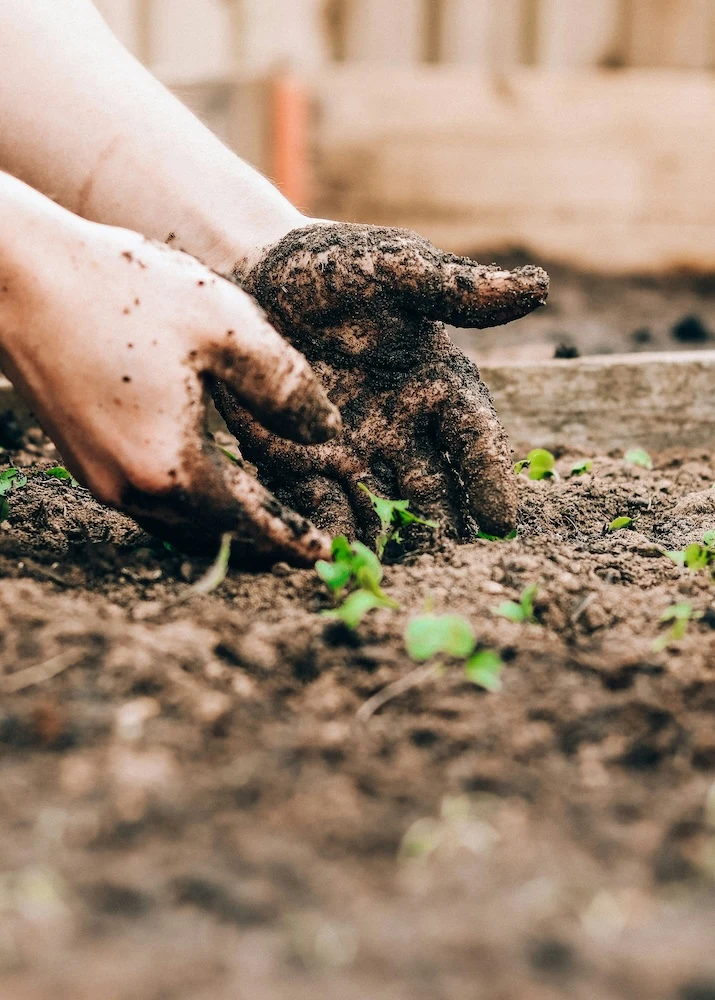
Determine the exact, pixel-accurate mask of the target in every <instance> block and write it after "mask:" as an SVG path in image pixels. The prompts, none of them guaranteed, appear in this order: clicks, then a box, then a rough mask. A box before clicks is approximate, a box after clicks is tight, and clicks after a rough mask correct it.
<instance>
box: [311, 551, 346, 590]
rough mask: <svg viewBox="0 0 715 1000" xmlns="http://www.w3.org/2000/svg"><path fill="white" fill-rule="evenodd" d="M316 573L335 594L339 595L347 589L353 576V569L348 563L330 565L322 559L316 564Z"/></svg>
mask: <svg viewBox="0 0 715 1000" xmlns="http://www.w3.org/2000/svg"><path fill="white" fill-rule="evenodd" d="M315 571H316V573H317V574H318V576H319V577H320V579H321V580H322V581H323V583H324V584H325V585H326V587H328V588H329V589H330V590H332V591H333V593H339V592H340V591H341V590H342V589H343V587H347V585H348V583H349V582H350V577H351V576H352V569H351V567H350V563H348V562H337V563H329V562H326V561H325V560H324V559H321V560H320V561H319V562H317V563H316V564H315Z"/></svg>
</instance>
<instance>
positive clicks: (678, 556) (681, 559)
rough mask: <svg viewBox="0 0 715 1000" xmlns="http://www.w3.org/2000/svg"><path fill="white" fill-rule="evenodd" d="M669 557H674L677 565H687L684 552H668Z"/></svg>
mask: <svg viewBox="0 0 715 1000" xmlns="http://www.w3.org/2000/svg"><path fill="white" fill-rule="evenodd" d="M665 554H666V555H667V557H668V558H669V559H672V560H673V562H674V563H675V565H676V566H685V553H684V552H666V553H665Z"/></svg>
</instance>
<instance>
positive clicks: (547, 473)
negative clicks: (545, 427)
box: [527, 448, 558, 479]
mask: <svg viewBox="0 0 715 1000" xmlns="http://www.w3.org/2000/svg"><path fill="white" fill-rule="evenodd" d="M527 461H528V463H529V479H556V478H557V477H558V474H557V472H556V459H555V458H554V456H553V455H552V454H551V452H550V451H546V450H545V449H544V448H535V449H534V450H533V451H530V452H529V454H528V455H527Z"/></svg>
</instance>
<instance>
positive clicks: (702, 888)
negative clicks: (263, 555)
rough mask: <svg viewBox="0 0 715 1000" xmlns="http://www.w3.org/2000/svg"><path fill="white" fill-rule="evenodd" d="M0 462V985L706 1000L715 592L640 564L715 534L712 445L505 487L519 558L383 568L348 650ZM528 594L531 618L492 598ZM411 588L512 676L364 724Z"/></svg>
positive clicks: (265, 579) (656, 564)
mask: <svg viewBox="0 0 715 1000" xmlns="http://www.w3.org/2000/svg"><path fill="white" fill-rule="evenodd" d="M578 457H582V456H577V455H572V454H569V452H568V450H567V449H564V450H563V452H562V453H560V454H559V463H558V464H559V468H560V470H561V471H562V473H564V474H567V473H568V470H569V469H570V465H571V463H572V461H573V460H574V459H575V458H578ZM5 458H6V460H7V461H6V462H5V465H0V468H5V467H6V465H7V462H8V461H9V460H10V459H12V460H13V461H14V462H15V463H16V464H18V465H28V466H29V468H28V470H27V471H28V474H29V475H30V478H29V482H28V484H27V486H26V487H24V488H23V489H21V490H18V491H16V492H12V493H11V494H10V495H9V496H8V497H7V499H8V500H9V503H10V518H9V522H8V523H6V524H5V525H4V526H3V528H2V529H1V530H0V664H2V671H1V672H0V685H2V688H1V689H2V692H3V697H2V702H1V707H0V774H1V776H2V777H1V780H0V800H1V803H2V806H1V808H0V913H1V914H2V916H1V918H0V996H2V998H3V1000H48V998H52V1000H70V998H71V1000H96V998H98V997H101V998H103V1000H160V998H161V1000H224V998H226V1000H229V998H230V1000H236V998H239V1000H240V998H244V997H245V998H250V1000H303V998H305V1000H308V998H311V1000H313V998H316V997H320V998H323V997H324V998H326V1000H335V998H341V1000H343V998H344V1000H352V998H355V1000H357V998H360V1000H363V998H366V997H369V998H370V1000H422V998H424V1000H428V998H429V1000H442V998H444V1000H462V998H464V1000H471V998H475V997H482V996H483V997H489V998H500V1000H501V998H503V1000H512V998H513V1000H552V998H562V997H563V998H566V997H568V998H569V1000H612V998H613V1000H616V998H618V1000H621V998H622V1000H626V998H628V1000H631V998H636V1000H640V998H647V1000H709V998H710V1000H712V998H715V953H714V952H713V948H712V941H713V933H714V932H715V881H714V880H715V798H714V797H713V782H714V781H715V731H714V729H713V712H714V711H715V631H713V630H714V629H715V586H713V584H712V583H711V582H710V580H709V578H708V576H707V574H706V573H701V574H693V573H690V572H688V571H685V570H681V569H679V568H678V567H677V566H676V565H675V564H674V562H672V561H671V560H670V559H669V558H667V556H664V555H663V554H662V550H663V549H666V548H667V549H673V548H677V547H681V546H683V545H684V544H685V543H687V542H690V541H693V540H698V539H699V538H701V537H702V534H703V533H704V531H705V530H708V529H712V528H714V527H715V489H713V488H712V485H713V482H714V481H715V457H714V456H713V455H712V454H703V453H693V452H690V453H689V452H685V451H682V450H681V451H678V452H671V453H668V454H662V455H659V456H655V468H654V470H653V471H648V470H645V469H641V468H636V467H633V466H630V465H628V464H627V463H625V461H624V460H623V459H622V457H620V456H617V455H611V456H602V457H596V458H595V460H594V465H593V471H592V473H590V474H587V475H584V476H582V477H578V478H567V476H566V475H565V476H564V478H562V479H561V480H559V481H558V482H549V481H547V482H530V481H529V480H528V479H527V478H526V477H525V476H522V477H521V478H520V479H519V493H520V518H519V520H520V529H519V537H518V538H517V539H516V540H514V541H510V542H488V541H478V542H475V543H473V544H469V545H462V546H457V545H454V544H452V543H449V542H444V543H443V544H442V546H441V548H440V550H439V551H436V552H421V553H420V552H415V553H411V554H410V555H409V556H407V557H405V558H404V559H403V561H401V562H397V563H395V564H394V565H391V566H389V567H388V568H387V572H386V586H387V589H388V590H389V592H390V594H391V595H392V596H393V597H395V598H396V599H397V600H398V601H399V602H400V605H401V610H400V611H399V612H391V611H387V610H380V611H377V612H374V613H373V614H372V615H371V616H370V617H369V618H368V619H366V621H365V622H364V624H363V626H362V627H361V628H360V630H359V631H358V633H357V634H352V633H349V632H347V631H344V630H342V629H341V628H340V627H338V626H336V625H335V624H334V623H332V622H330V621H328V620H327V619H326V618H324V617H322V616H321V615H320V614H319V612H320V611H321V610H324V609H326V608H328V607H329V603H330V602H329V599H328V597H327V595H326V593H325V591H324V588H323V586H322V584H321V583H320V582H319V580H318V579H317V577H316V575H315V574H314V573H313V572H312V571H293V570H290V569H289V568H288V567H287V566H285V565H280V564H279V565H278V566H276V567H275V568H274V570H273V571H272V572H270V573H262V574H251V573H248V572H242V571H240V570H237V569H234V570H232V571H231V572H230V574H229V576H228V578H227V580H226V581H225V582H224V584H223V585H222V586H221V587H220V589H219V590H217V591H216V592H214V593H212V594H210V595H208V596H205V597H192V596H191V595H190V591H189V587H190V582H191V581H192V580H194V579H195V578H196V577H197V576H198V575H199V574H200V573H201V572H202V571H203V569H204V568H205V565H206V564H205V563H201V562H200V561H197V560H187V559H185V558H183V557H180V556H178V555H177V554H175V553H173V552H171V551H168V550H167V549H166V548H164V547H163V546H161V545H160V544H158V543H156V542H153V541H152V540H151V539H150V538H149V537H148V536H147V535H145V534H144V533H143V532H142V531H141V530H140V529H139V528H137V527H136V526H135V525H134V524H133V522H131V521H130V520H129V519H127V518H125V517H124V516H122V515H119V514H116V513H113V512H111V511H108V510H106V509H105V508H103V507H101V506H100V505H99V504H98V503H96V502H95V501H94V500H93V499H92V498H91V496H90V495H89V494H88V493H87V492H86V491H84V490H82V489H81V488H78V487H72V486H71V485H69V484H68V483H66V482H60V481H57V480H52V479H48V478H47V477H44V476H43V475H41V474H40V473H39V472H38V470H41V469H43V468H47V467H48V466H49V464H50V463H52V462H53V461H54V460H55V457H54V456H53V455H52V453H51V447H50V446H49V445H48V444H47V443H45V442H43V440H42V438H41V436H40V435H39V434H38V433H37V432H31V433H30V439H29V443H28V442H25V444H24V445H23V448H22V450H21V451H19V452H13V453H10V454H7V455H6V456H5ZM623 514H630V515H631V516H636V515H638V520H637V522H636V525H635V529H634V530H623V531H620V532H618V533H616V534H606V533H604V525H605V524H606V523H608V522H610V521H611V520H612V519H613V518H614V517H616V516H618V515H623ZM532 582H538V584H539V591H538V596H537V599H536V616H537V619H538V624H514V623H512V622H510V621H507V620H505V619H503V618H499V617H496V616H495V615H494V614H492V612H491V609H492V608H493V607H494V606H495V604H498V603H499V602H501V601H503V600H505V599H514V598H517V597H518V596H519V594H520V593H521V591H522V590H523V588H524V587H525V586H526V585H527V584H530V583H532ZM426 601H430V602H431V603H432V605H433V606H434V608H435V610H436V611H437V612H442V611H450V612H458V613H462V614H465V615H467V616H468V617H469V619H470V620H471V622H472V623H473V625H474V627H475V629H476V632H477V634H478V636H479V641H480V644H483V645H484V646H487V647H490V648H494V649H498V650H499V651H500V653H501V654H502V656H503V657H504V659H505V661H506V669H505V672H504V689H503V691H502V692H501V693H500V694H487V693H485V692H483V691H481V690H480V689H478V688H476V687H474V686H473V685H471V684H470V683H468V682H467V681H466V680H465V678H464V676H463V674H462V673H461V672H460V670H459V668H458V666H456V665H452V666H450V668H449V669H448V670H447V671H446V673H445V674H444V675H443V676H442V677H439V678H435V679H432V680H429V681H428V682H426V683H424V684H423V685H422V686H420V687H417V688H414V689H413V690H410V691H409V692H407V693H406V694H404V695H402V696H400V697H398V698H395V699H394V700H392V701H391V702H389V703H388V704H387V705H386V706H385V707H384V708H382V709H381V711H380V712H379V713H377V714H376V715H374V716H373V717H372V718H371V719H370V720H369V722H368V723H367V724H361V723H360V722H358V721H357V720H356V718H355V716H356V712H357V710H358V709H359V708H360V706H361V705H363V704H364V703H365V701H366V700H367V699H368V698H369V697H370V696H371V695H373V694H374V693H375V692H377V691H379V690H381V689H382V688H384V687H385V686H386V685H387V684H390V683H391V682H393V681H395V680H396V679H398V678H400V677H403V676H405V675H406V674H407V673H408V672H409V671H410V670H411V669H413V666H414V665H413V664H411V663H410V661H409V659H408V657H407V655H406V653H405V652H404V647H403V642H402V633H403V630H404V627H405V623H406V621H407V619H408V617H409V616H410V615H413V614H415V613H419V612H420V611H421V610H422V609H423V608H424V606H425V602H426ZM676 602H689V603H690V604H692V606H693V607H694V608H695V609H697V610H699V611H702V612H703V617H702V618H701V619H699V620H698V621H694V622H693V623H691V626H690V629H689V632H688V634H687V635H686V637H685V638H684V639H683V640H681V641H678V642H674V643H673V644H672V645H671V646H670V647H669V648H668V649H667V650H666V651H665V652H662V653H661V652H654V650H653V642H654V639H655V638H656V637H657V636H659V635H661V634H662V633H663V629H664V626H662V625H661V624H660V618H661V615H662V613H663V611H664V610H665V609H666V608H668V607H669V606H671V605H672V604H674V603H676Z"/></svg>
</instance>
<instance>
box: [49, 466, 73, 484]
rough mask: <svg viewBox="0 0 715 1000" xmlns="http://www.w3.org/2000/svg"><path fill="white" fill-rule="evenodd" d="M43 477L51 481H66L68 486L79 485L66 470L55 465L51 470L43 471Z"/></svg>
mask: <svg viewBox="0 0 715 1000" xmlns="http://www.w3.org/2000/svg"><path fill="white" fill-rule="evenodd" d="M45 475H46V476H49V477H50V478H51V479H68V480H69V483H70V486H79V483H78V482H77V480H76V479H75V477H74V476H73V475H72V473H71V472H68V471H67V469H65V468H64V466H62V465H56V466H55V467H54V468H52V469H45Z"/></svg>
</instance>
